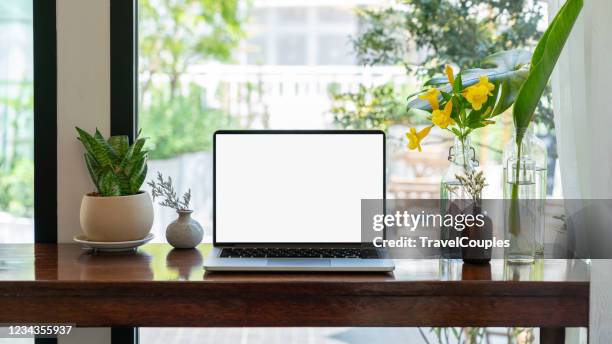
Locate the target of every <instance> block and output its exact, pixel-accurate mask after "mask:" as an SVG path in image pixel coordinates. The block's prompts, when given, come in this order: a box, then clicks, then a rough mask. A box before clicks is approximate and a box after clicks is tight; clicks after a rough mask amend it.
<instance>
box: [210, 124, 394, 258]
mask: <svg viewBox="0 0 612 344" xmlns="http://www.w3.org/2000/svg"><path fill="white" fill-rule="evenodd" d="M262 134H264V135H270V134H282V135H296V134H297V135H321V134H324V135H327V134H329V135H364V134H365V135H381V136H382V140H383V145H382V146H383V151H382V154H383V155H382V156H383V163H382V169H383V170H382V172H383V173H382V176H383V180H382V191H383V193H382V195H383V204H385V203H386V199H387V194H386V192H387V181H386V170H387V169H386V160H387V159H386V156H387V153H386V142H387V140H386V136H385V132H384V131H382V130H337V129H330V130H217V131H215V133H214V134H213V246H215V247H288V248H292V247H299V248H310V247H312V248H335V247H348V248H351V247H355V248H357V247H374V245H373V243H371V242H362V243H355V242H350V243H321V242H300V243H295V242H294V243H279V242H272V243H260V242H258V243H244V242H239V243H228V242H223V243H219V242H217V225H216V223H217V221H216V219H217V218H216V216H217V209H216V203H217V179H216V174H217V164H216V156H217V135H262ZM383 233H384V231H383Z"/></svg>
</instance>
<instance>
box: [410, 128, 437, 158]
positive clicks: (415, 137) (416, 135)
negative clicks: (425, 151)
mask: <svg viewBox="0 0 612 344" xmlns="http://www.w3.org/2000/svg"><path fill="white" fill-rule="evenodd" d="M432 127H433V125H430V126H429V127H425V128H423V129H422V130H421V131H419V132H417V130H416V129H415V128H410V131H409V132H407V133H406V137H407V138H408V148H409V149H410V150H414V149H418V150H419V152H421V151H422V149H421V140H423V139H424V138H425V136H427V134H429V131H430V130H431V128H432Z"/></svg>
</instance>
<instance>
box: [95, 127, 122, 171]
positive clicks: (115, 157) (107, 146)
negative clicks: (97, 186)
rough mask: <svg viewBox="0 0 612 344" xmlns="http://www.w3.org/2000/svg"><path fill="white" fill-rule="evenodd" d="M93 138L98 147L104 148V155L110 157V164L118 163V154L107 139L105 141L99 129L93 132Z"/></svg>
mask: <svg viewBox="0 0 612 344" xmlns="http://www.w3.org/2000/svg"><path fill="white" fill-rule="evenodd" d="M94 139H96V141H97V142H98V143H99V145H100V147H102V149H104V151H105V153H106V155H107V156H108V157H109V158H110V160H111V162H112V164H113V165H118V164H119V163H120V161H119V156H118V155H117V153H116V152H115V150H114V149H113V147H111V145H110V144H109V143H108V141H106V139H105V138H104V136H102V134H101V133H100V131H98V129H96V133H95V134H94Z"/></svg>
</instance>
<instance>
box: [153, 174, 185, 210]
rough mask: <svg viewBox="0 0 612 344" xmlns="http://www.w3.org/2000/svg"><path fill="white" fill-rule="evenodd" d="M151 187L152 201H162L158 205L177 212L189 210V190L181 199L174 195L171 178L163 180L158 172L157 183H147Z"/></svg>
mask: <svg viewBox="0 0 612 344" xmlns="http://www.w3.org/2000/svg"><path fill="white" fill-rule="evenodd" d="M147 184H148V185H149V186H150V187H151V196H153V200H155V199H156V198H158V197H160V198H163V200H162V201H161V202H160V203H159V205H161V206H164V207H168V208H172V209H174V210H177V211H185V210H189V202H190V201H191V189H189V191H187V192H186V193H185V194H184V195H183V198H182V199H179V197H178V196H177V195H176V191H175V190H174V186H173V185H172V178H171V177H168V180H164V177H163V176H162V174H161V173H160V172H157V181H155V180H152V181H150V182H148V183H147Z"/></svg>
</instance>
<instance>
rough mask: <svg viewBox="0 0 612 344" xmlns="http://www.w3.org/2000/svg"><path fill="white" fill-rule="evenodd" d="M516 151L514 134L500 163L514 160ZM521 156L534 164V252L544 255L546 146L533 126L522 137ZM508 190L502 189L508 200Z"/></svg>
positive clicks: (546, 181)
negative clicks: (535, 132)
mask: <svg viewBox="0 0 612 344" xmlns="http://www.w3.org/2000/svg"><path fill="white" fill-rule="evenodd" d="M517 155H518V150H517V146H516V133H514V134H513V135H512V138H511V139H510V141H509V142H508V143H507V144H506V146H505V148H504V155H503V158H502V161H504V162H507V161H508V160H510V159H516V158H517ZM521 156H522V157H523V158H528V159H530V160H532V161H533V162H534V164H535V175H534V181H535V194H534V196H533V199H534V200H535V201H534V204H533V206H534V209H533V211H534V212H535V215H534V216H535V225H534V226H535V252H536V254H537V255H543V254H544V239H545V238H544V234H545V228H546V215H545V210H546V195H547V191H548V190H547V185H548V174H547V166H548V153H547V149H546V145H545V144H544V142H543V141H542V140H540V139H539V138H538V137H537V136H536V135H535V134H534V130H533V125H530V126H529V127H528V128H527V130H526V131H525V134H524V136H523V141H522V145H521ZM503 180H504V183H505V181H506V180H507V166H506V165H504V177H503ZM507 191H511V190H508V189H507V188H506V187H504V198H505V199H509V198H510V194H506V192H507Z"/></svg>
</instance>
